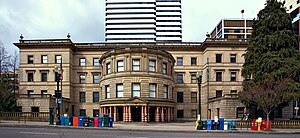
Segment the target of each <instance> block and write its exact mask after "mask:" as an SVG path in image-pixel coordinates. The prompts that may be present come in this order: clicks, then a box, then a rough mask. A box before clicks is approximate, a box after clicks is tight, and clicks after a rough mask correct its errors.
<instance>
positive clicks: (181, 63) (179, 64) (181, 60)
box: [177, 57, 183, 66]
mask: <svg viewBox="0 0 300 138" xmlns="http://www.w3.org/2000/svg"><path fill="white" fill-rule="evenodd" d="M182 65H183V58H182V57H177V66H182Z"/></svg>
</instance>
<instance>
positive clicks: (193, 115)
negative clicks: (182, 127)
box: [191, 110, 197, 118]
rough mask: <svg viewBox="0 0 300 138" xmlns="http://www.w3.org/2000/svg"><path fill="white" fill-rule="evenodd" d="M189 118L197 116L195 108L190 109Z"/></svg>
mask: <svg viewBox="0 0 300 138" xmlns="http://www.w3.org/2000/svg"><path fill="white" fill-rule="evenodd" d="M191 118H197V110H191Z"/></svg>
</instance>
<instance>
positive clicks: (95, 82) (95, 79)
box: [93, 74, 100, 84]
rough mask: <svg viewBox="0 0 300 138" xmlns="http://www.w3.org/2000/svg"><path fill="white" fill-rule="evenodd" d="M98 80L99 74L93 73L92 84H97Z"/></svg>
mask: <svg viewBox="0 0 300 138" xmlns="http://www.w3.org/2000/svg"><path fill="white" fill-rule="evenodd" d="M99 82H100V81H99V75H98V74H94V75H93V83H94V84H98V83H99Z"/></svg>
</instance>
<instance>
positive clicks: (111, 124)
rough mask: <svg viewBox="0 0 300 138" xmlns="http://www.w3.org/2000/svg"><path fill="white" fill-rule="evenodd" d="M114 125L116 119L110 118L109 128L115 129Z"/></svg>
mask: <svg viewBox="0 0 300 138" xmlns="http://www.w3.org/2000/svg"><path fill="white" fill-rule="evenodd" d="M113 123H114V118H113V117H109V126H108V127H111V128H112V127H113Z"/></svg>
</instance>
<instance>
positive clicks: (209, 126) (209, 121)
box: [206, 119, 213, 130]
mask: <svg viewBox="0 0 300 138" xmlns="http://www.w3.org/2000/svg"><path fill="white" fill-rule="evenodd" d="M212 125H213V124H212V120H209V119H208V120H206V130H211V128H212Z"/></svg>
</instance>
